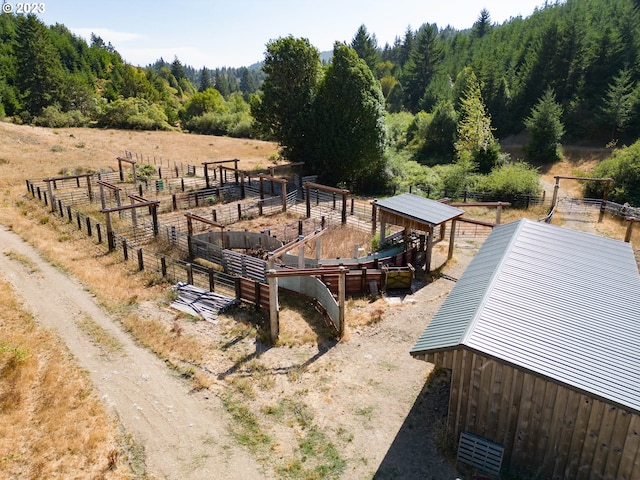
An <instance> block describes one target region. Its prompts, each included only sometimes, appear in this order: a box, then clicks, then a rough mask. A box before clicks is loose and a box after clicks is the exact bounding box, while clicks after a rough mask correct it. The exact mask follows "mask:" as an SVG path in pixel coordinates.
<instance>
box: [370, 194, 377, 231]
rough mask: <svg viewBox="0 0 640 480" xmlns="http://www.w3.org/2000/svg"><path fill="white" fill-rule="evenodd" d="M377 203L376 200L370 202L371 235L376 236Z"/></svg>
mask: <svg viewBox="0 0 640 480" xmlns="http://www.w3.org/2000/svg"><path fill="white" fill-rule="evenodd" d="M377 207H378V201H377V200H375V199H374V200H373V201H372V202H371V235H375V234H376V229H377V228H378V220H377V218H376V217H377V214H378V209H377Z"/></svg>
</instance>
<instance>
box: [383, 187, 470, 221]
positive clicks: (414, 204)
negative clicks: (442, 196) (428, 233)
mask: <svg viewBox="0 0 640 480" xmlns="http://www.w3.org/2000/svg"><path fill="white" fill-rule="evenodd" d="M377 204H378V208H380V209H382V210H387V211H390V212H392V213H393V214H395V215H400V216H402V217H406V218H410V219H412V220H415V221H417V222H420V223H429V224H431V225H440V224H441V223H444V222H447V221H449V220H451V219H453V218H457V217H460V216H461V215H463V214H464V210H460V209H459V208H455V207H452V206H450V205H447V204H446V203H442V202H436V201H435V200H430V199H428V198H424V197H420V196H418V195H414V194H412V193H403V194H402V195H397V196H395V197H391V198H387V199H385V200H378V202H377Z"/></svg>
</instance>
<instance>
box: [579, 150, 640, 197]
mask: <svg viewBox="0 0 640 480" xmlns="http://www.w3.org/2000/svg"><path fill="white" fill-rule="evenodd" d="M593 176H594V177H601V178H612V179H613V184H612V187H611V190H610V192H609V199H610V200H612V201H614V202H616V203H620V204H623V203H629V204H630V205H633V206H639V205H640V140H638V141H637V142H636V143H634V144H632V145H631V146H629V147H625V148H621V149H618V150H614V152H613V154H612V155H611V157H609V158H607V159H606V160H603V161H602V162H600V163H599V164H598V165H597V166H596V167H595V168H594V169H593ZM603 190H604V184H603V183H602V182H587V183H586V185H585V196H587V197H591V198H601V197H602V194H603Z"/></svg>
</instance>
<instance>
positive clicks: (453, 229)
mask: <svg viewBox="0 0 640 480" xmlns="http://www.w3.org/2000/svg"><path fill="white" fill-rule="evenodd" d="M456 223H457V220H456V219H455V218H454V219H453V220H451V233H450V235H451V236H450V237H449V253H448V255H447V260H451V258H452V257H453V248H454V246H455V239H456Z"/></svg>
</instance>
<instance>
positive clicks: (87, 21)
mask: <svg viewBox="0 0 640 480" xmlns="http://www.w3.org/2000/svg"><path fill="white" fill-rule="evenodd" d="M7 1H9V2H10V3H15V1H14V0H7ZM43 3H44V5H45V12H44V13H43V14H39V15H38V16H39V17H40V19H41V20H42V21H44V22H45V23H46V24H47V25H52V24H55V23H61V24H64V25H65V26H66V27H68V28H69V29H70V30H71V31H72V32H74V33H75V34H76V35H80V36H82V37H84V38H87V39H88V38H89V36H90V34H91V32H94V33H95V34H96V35H99V36H100V37H102V39H103V40H104V41H105V42H111V44H112V45H113V46H114V47H115V48H116V50H117V51H118V52H119V53H120V54H121V55H122V56H123V57H124V59H125V60H126V61H127V62H129V63H133V64H136V65H142V66H145V65H148V64H149V63H153V62H154V61H155V60H157V59H158V58H160V57H162V58H164V60H166V61H168V62H171V61H173V59H174V57H175V56H177V57H178V58H179V59H180V61H181V62H182V64H183V65H191V66H192V67H195V68H196V69H200V68H202V67H203V66H207V67H209V68H216V67H224V66H227V67H241V66H248V65H251V64H253V63H256V62H259V61H261V60H263V58H264V51H265V44H266V43H267V42H268V41H269V40H272V39H276V38H279V37H285V36H287V35H293V36H294V37H304V38H307V39H309V41H310V42H311V44H312V45H314V46H315V47H316V48H318V49H319V50H320V51H327V50H332V49H333V44H334V42H335V41H344V42H350V41H351V40H352V39H353V36H354V35H355V33H356V31H357V30H358V27H360V25H362V24H364V25H365V26H366V27H367V30H368V32H369V33H370V34H375V35H376V38H377V40H378V45H379V46H380V47H383V46H384V44H385V43H387V42H388V43H389V44H392V43H393V41H394V39H395V37H396V36H399V37H402V36H403V35H404V33H405V31H406V30H407V27H411V29H412V30H416V29H417V28H418V27H420V25H422V24H423V23H437V24H438V26H439V27H445V26H447V25H451V26H453V27H455V28H457V29H464V28H469V27H471V26H472V25H473V23H474V22H475V20H476V19H477V18H478V15H479V13H480V11H481V10H482V9H483V8H486V9H487V10H488V11H489V13H490V14H491V20H492V21H493V22H494V23H502V22H503V21H505V20H508V19H509V18H511V17H517V16H519V15H520V16H522V17H527V16H529V15H531V13H533V11H534V9H535V8H541V7H543V5H544V3H545V2H544V0H479V1H476V0H445V1H442V0H440V1H434V0H384V1H382V0H366V1H361V0H323V1H317V0H316V1H310V0H225V1H219V0H208V1H207V0H182V1H165V0H155V1H150V0H127V1H124V0H103V1H100V2H93V1H92V2H88V1H86V0H85V1H79V0H76V1H74V0H47V1H45V2H43ZM550 3H552V2H550Z"/></svg>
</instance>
